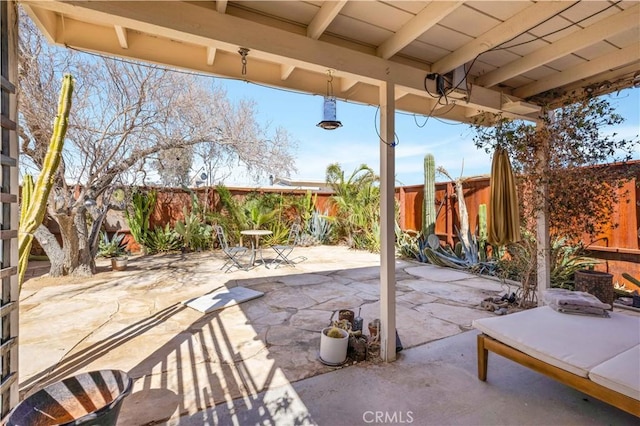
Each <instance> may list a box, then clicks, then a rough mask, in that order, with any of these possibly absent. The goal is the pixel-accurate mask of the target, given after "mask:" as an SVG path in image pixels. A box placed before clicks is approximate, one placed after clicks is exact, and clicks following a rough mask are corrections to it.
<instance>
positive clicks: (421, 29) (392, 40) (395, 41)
mask: <svg viewBox="0 0 640 426" xmlns="http://www.w3.org/2000/svg"><path fill="white" fill-rule="evenodd" d="M463 4H464V2H463V1H435V2H431V3H429V4H428V5H427V6H425V8H424V9H422V10H421V11H420V12H419V13H418V14H417V15H416V16H414V17H413V18H412V19H411V20H410V21H409V22H407V23H406V24H405V25H403V26H402V27H401V28H400V29H399V30H398V31H397V32H396V33H395V34H394V35H392V36H391V37H389V38H388V39H387V40H385V42H384V43H382V44H381V45H380V46H379V47H378V49H377V51H376V54H377V55H378V56H379V57H381V58H384V59H389V58H390V57H392V56H393V55H395V54H396V53H398V52H399V51H400V50H402V49H403V48H405V47H406V46H408V45H409V44H410V43H411V42H413V41H414V40H415V39H417V38H418V37H420V36H421V35H422V34H424V33H425V32H426V31H427V30H428V29H429V28H431V27H433V26H434V25H436V24H437V23H438V22H440V20H441V19H443V18H444V17H446V16H447V15H449V14H450V13H451V12H453V11H454V10H456V9H457V8H459V7H460V6H462V5H463Z"/></svg>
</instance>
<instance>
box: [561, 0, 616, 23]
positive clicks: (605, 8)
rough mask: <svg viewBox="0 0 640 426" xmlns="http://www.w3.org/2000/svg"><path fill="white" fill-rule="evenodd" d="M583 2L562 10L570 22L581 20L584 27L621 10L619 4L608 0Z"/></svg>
mask: <svg viewBox="0 0 640 426" xmlns="http://www.w3.org/2000/svg"><path fill="white" fill-rule="evenodd" d="M581 3H583V4H580V5H575V6H574V7H571V8H569V9H567V10H566V11H564V12H562V16H563V17H564V18H566V19H567V20H568V21H570V22H573V23H578V22H579V25H580V26H581V27H583V28H584V27H588V26H589V25H593V24H595V23H596V22H598V21H599V20H601V19H604V18H606V17H607V16H611V15H614V14H615V13H616V12H619V11H620V9H619V8H618V7H617V6H614V5H613V3H611V2H608V1H586V2H585V1H583V2H581ZM578 6H579V7H578ZM610 6H611V7H610ZM592 15H593V16H592ZM580 21H581V22H580Z"/></svg>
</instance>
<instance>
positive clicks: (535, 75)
mask: <svg viewBox="0 0 640 426" xmlns="http://www.w3.org/2000/svg"><path fill="white" fill-rule="evenodd" d="M556 72H557V71H556V70H555V69H553V68H551V67H548V66H544V65H543V66H541V67H537V68H534V69H532V70H529V71H527V72H525V73H522V74H521V75H522V76H523V77H526V78H528V79H530V80H531V81H535V80H540V79H542V78H546V77H549V76H552V75H553V74H555V73H556Z"/></svg>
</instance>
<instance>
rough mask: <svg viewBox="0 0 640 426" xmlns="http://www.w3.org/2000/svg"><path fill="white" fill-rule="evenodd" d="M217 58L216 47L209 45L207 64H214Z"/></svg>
mask: <svg viewBox="0 0 640 426" xmlns="http://www.w3.org/2000/svg"><path fill="white" fill-rule="evenodd" d="M215 60H216V48H215V47H212V46H207V65H213V63H214V62H215Z"/></svg>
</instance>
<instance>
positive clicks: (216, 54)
mask: <svg viewBox="0 0 640 426" xmlns="http://www.w3.org/2000/svg"><path fill="white" fill-rule="evenodd" d="M21 3H22V5H23V6H24V7H25V9H26V11H27V12H28V13H29V15H30V16H31V17H32V19H33V20H34V21H35V22H36V24H37V25H38V27H39V28H40V29H41V31H42V32H43V33H44V34H45V35H46V36H47V37H48V39H49V40H50V42H52V43H55V44H59V45H65V46H68V47H73V48H77V49H82V50H87V51H92V52H99V53H104V54H108V55H114V56H119V57H126V58H133V59H137V60H143V61H147V62H152V63H158V64H163V65H170V66H174V67H179V68H184V69H189V70H195V71H198V72H203V73H209V74H213V75H220V76H224V77H231V78H237V79H242V80H248V81H254V82H259V83H262V84H266V85H270V86H274V87H281V88H286V89H291V90H297V91H300V92H306V93H313V94H318V95H325V94H326V88H327V77H328V76H327V74H328V72H329V71H331V74H332V76H333V78H334V81H333V95H334V96H335V97H336V98H338V99H344V100H349V101H353V102H360V103H364V104H371V105H380V112H381V113H380V129H381V132H380V134H381V143H380V161H381V165H380V174H381V197H382V207H381V209H382V212H381V213H382V223H381V234H382V235H381V239H382V244H381V246H382V249H381V299H382V300H381V302H382V303H381V306H382V312H381V319H382V325H383V334H382V343H383V345H382V346H383V347H382V353H383V356H384V358H385V359H386V360H393V359H394V358H395V334H394V330H395V275H394V273H395V267H394V223H393V217H394V203H393V197H394V193H393V187H394V174H395V173H394V172H395V165H394V164H395V158H394V150H393V146H391V145H390V144H387V143H385V141H391V140H394V126H395V123H394V113H395V111H396V110H402V111H406V112H412V113H417V114H424V115H435V116H439V117H441V118H446V119H450V120H455V121H461V122H471V121H475V120H477V119H478V118H479V117H481V118H486V119H487V120H486V122H487V123H491V121H492V119H493V116H494V114H497V113H501V114H503V116H506V117H510V118H522V119H526V120H534V121H535V120H536V118H537V117H538V115H539V111H540V108H541V107H546V108H549V107H551V108H552V107H555V106H558V105H561V104H562V103H563V102H564V101H565V100H566V99H567V97H568V96H570V95H572V94H578V95H579V94H581V93H590V94H593V95H599V94H605V93H610V92H615V91H617V90H620V89H622V88H626V87H631V86H636V87H638V86H640V41H639V40H640V4H638V2H637V1H618V2H615V1H589V2H574V1H553V2H544V1H543V2H533V1H512V2H504V1H448V2H442V1H431V2H429V1H347V0H341V1H194V2H184V1H172V2H168V1H166V2H149V1H131V2H127V1H103V2H98V1H95V2H83V1H55V0H54V1H21ZM240 48H246V49H249V52H248V56H247V59H248V63H247V67H246V74H243V72H242V66H241V57H240V55H239V54H238V51H239V49H240ZM429 74H433V75H432V77H433V79H429V78H427V76H428V75H429ZM438 83H440V87H439V84H438ZM441 86H445V87H444V88H443V87H441ZM447 86H448V87H447ZM445 92H446V96H445V95H444V94H443V93H445ZM539 229H544V226H540V227H539ZM540 264H541V265H542V264H544V262H541V263H540ZM542 275H543V276H545V274H542ZM546 276H548V274H547V275H546Z"/></svg>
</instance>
